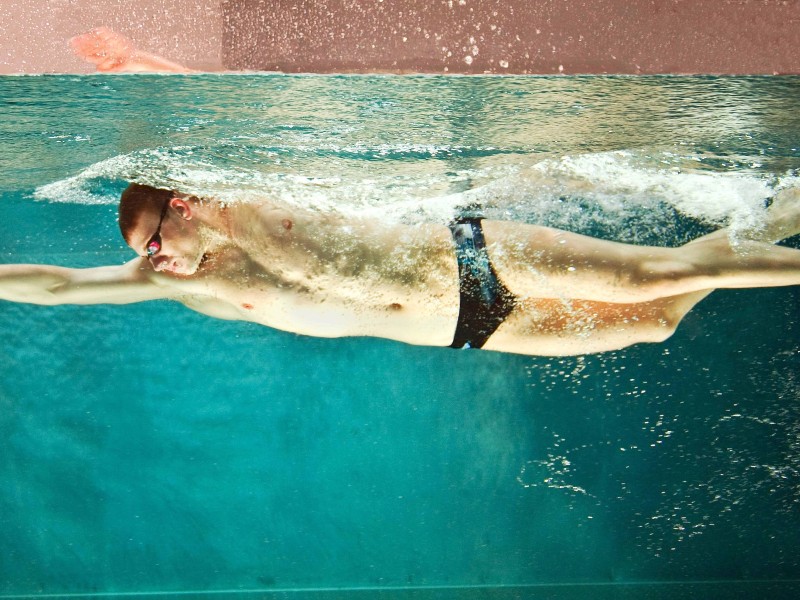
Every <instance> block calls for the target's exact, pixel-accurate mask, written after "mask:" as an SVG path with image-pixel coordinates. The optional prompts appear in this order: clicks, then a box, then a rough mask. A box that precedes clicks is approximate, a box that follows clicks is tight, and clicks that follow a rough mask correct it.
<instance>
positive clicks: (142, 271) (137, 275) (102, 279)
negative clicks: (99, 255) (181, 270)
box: [0, 258, 171, 306]
mask: <svg viewBox="0 0 800 600" xmlns="http://www.w3.org/2000/svg"><path fill="white" fill-rule="evenodd" d="M143 267H144V263H143V259H141V258H137V259H135V260H132V261H131V262H129V263H126V264H124V265H119V266H109V267H94V268H90V269H70V268H67V267H59V266H55V265H0V300H8V301H11V302H24V303H28V304H43V305H48V306H53V305H56V304H130V303H133V302H144V301H146V300H158V299H162V298H169V297H171V296H170V290H169V289H168V288H164V287H162V286H159V285H157V284H156V283H155V282H153V281H152V280H151V279H150V278H149V277H148V275H147V273H148V270H147V269H146V268H143Z"/></svg>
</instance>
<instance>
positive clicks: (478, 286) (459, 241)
mask: <svg viewBox="0 0 800 600" xmlns="http://www.w3.org/2000/svg"><path fill="white" fill-rule="evenodd" d="M481 220H482V219H480V218H464V219H459V220H457V221H455V222H454V223H451V224H450V226H449V227H450V231H452V232H453V240H454V241H455V243H456V258H457V259H458V276H459V281H460V284H461V285H460V291H461V304H460V307H459V311H458V324H457V325H456V333H455V336H454V337H453V343H452V344H451V345H450V347H451V348H481V347H482V346H483V345H484V344H485V343H486V340H488V339H489V337H490V336H491V335H492V334H493V333H494V332H495V331H496V330H497V328H498V327H499V326H500V324H501V323H502V322H503V321H505V319H506V317H508V315H509V314H510V313H511V311H512V310H514V306H515V305H516V297H515V296H514V294H512V293H511V292H510V291H509V290H508V289H507V288H506V286H504V285H503V284H502V282H500V280H499V279H498V278H497V274H496V273H495V271H494V267H492V263H491V261H490V260H489V254H488V252H487V251H486V243H485V242H484V239H483V227H482V226H481Z"/></svg>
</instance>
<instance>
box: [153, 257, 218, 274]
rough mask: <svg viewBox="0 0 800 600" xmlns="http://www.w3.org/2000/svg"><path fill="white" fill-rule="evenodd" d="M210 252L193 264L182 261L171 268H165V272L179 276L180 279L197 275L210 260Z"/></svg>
mask: <svg viewBox="0 0 800 600" xmlns="http://www.w3.org/2000/svg"><path fill="white" fill-rule="evenodd" d="M209 258H210V257H209V255H208V254H203V255H202V256H201V257H200V259H199V260H198V261H197V262H196V263H194V264H191V265H182V264H180V263H176V264H174V265H172V267H171V268H167V269H165V270H164V273H165V274H167V275H170V276H172V277H177V278H179V279H183V278H185V277H191V276H193V275H196V274H197V273H198V272H199V271H202V269H203V267H204V266H205V264H206V263H207V262H208V259H209Z"/></svg>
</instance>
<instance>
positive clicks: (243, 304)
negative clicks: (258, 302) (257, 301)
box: [242, 302, 253, 310]
mask: <svg viewBox="0 0 800 600" xmlns="http://www.w3.org/2000/svg"><path fill="white" fill-rule="evenodd" d="M242 308H245V309H247V310H253V305H252V304H250V303H248V302H242Z"/></svg>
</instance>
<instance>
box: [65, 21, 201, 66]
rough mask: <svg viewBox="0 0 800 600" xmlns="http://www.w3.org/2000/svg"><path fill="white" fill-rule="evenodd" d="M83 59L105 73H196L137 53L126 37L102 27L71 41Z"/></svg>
mask: <svg viewBox="0 0 800 600" xmlns="http://www.w3.org/2000/svg"><path fill="white" fill-rule="evenodd" d="M69 43H70V46H72V50H73V51H74V52H75V54H76V55H78V56H79V57H80V58H82V59H84V60H85V61H87V62H90V63H92V64H93V65H94V66H95V68H97V70H98V71H100V72H101V73H153V72H156V73H192V72H193V71H192V70H191V69H187V68H186V67H184V66H183V65H180V64H178V63H174V62H172V61H169V60H167V59H165V58H162V57H160V56H156V55H155V54H149V53H147V52H142V51H141V50H137V49H136V48H135V47H134V45H133V42H131V40H129V39H128V38H126V37H125V36H124V35H122V34H119V33H117V32H116V31H113V30H111V29H109V28H108V27H98V28H97V29H93V30H92V31H87V32H86V33H82V34H81V35H76V36H75V37H74V38H72V39H70V40H69Z"/></svg>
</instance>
